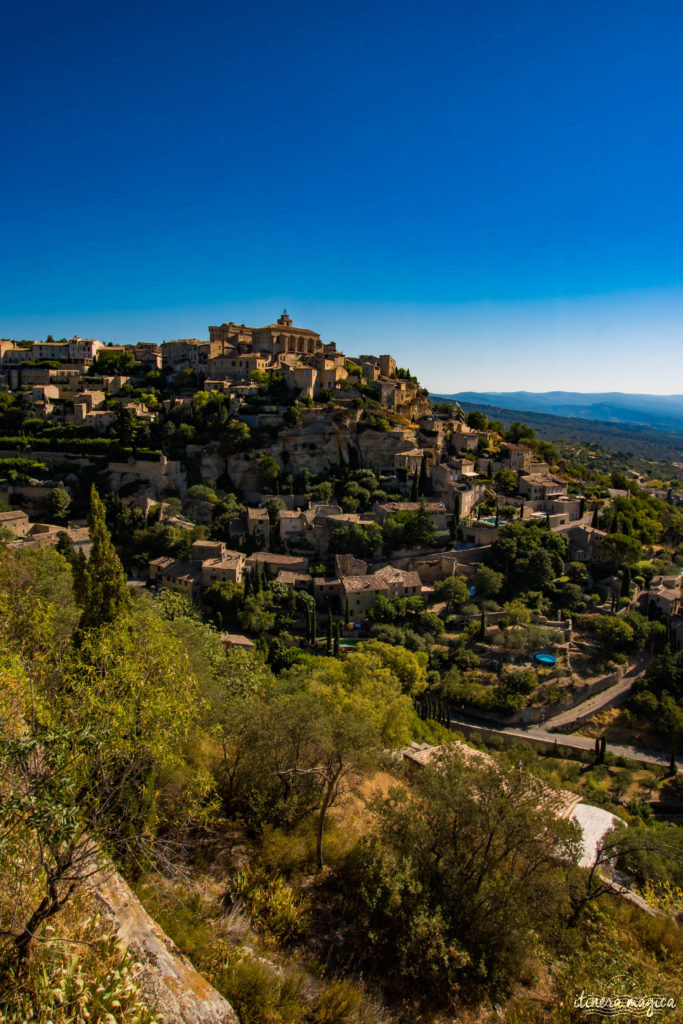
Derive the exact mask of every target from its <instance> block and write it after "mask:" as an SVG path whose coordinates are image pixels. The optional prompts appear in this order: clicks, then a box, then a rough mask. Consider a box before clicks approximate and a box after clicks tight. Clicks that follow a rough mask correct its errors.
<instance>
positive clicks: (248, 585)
mask: <svg viewBox="0 0 683 1024" xmlns="http://www.w3.org/2000/svg"><path fill="white" fill-rule="evenodd" d="M250 593H251V573H250V572H246V573H245V574H244V601H246V600H247V598H248V597H249V594H250ZM243 603H244V602H243Z"/></svg>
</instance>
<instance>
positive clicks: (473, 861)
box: [347, 747, 579, 1000]
mask: <svg viewBox="0 0 683 1024" xmlns="http://www.w3.org/2000/svg"><path fill="white" fill-rule="evenodd" d="M374 810H375V824H374V828H373V830H372V832H371V834H370V835H368V836H366V837H364V838H363V839H361V841H360V843H359V845H358V847H357V850H356V853H355V856H354V857H353V859H352V861H351V863H350V865H349V868H348V869H347V878H348V881H349V890H350V898H351V899H352V901H353V908H354V911H355V913H356V914H357V927H358V932H357V941H358V946H357V948H358V949H359V951H361V950H366V951H367V953H368V954H369V955H370V957H371V958H372V959H371V963H372V965H373V967H374V968H375V969H377V970H380V971H383V970H388V969H389V967H390V965H391V967H392V969H394V970H396V969H397V970H398V971H400V973H401V974H402V975H403V976H405V977H408V978H410V979H411V982H412V983H413V984H414V985H416V986H419V987H420V988H421V989H422V990H423V991H427V992H430V994H432V995H434V993H440V994H442V995H443V998H444V999H445V1000H448V998H449V994H450V993H453V992H460V993H463V991H464V992H465V993H466V992H467V991H471V992H474V991H475V990H477V991H479V993H481V988H482V987H484V988H485V989H486V990H487V991H488V992H490V993H491V994H492V995H495V994H503V993H506V992H508V991H509V990H510V989H511V988H512V987H513V985H514V984H515V983H516V981H517V979H518V978H519V976H520V973H521V972H522V971H523V970H524V968H525V966H526V965H527V964H528V963H530V961H531V959H532V957H533V956H534V953H535V942H536V941H537V938H536V937H537V936H538V934H539V933H540V934H541V935H545V936H547V937H550V936H551V935H552V934H553V932H554V931H555V930H556V929H557V922H558V920H559V919H561V918H562V917H563V916H564V915H566V914H567V913H568V912H569V886H570V879H571V875H572V871H573V864H575V862H576V857H577V851H578V844H579V830H578V828H577V826H576V825H575V824H574V823H570V822H567V821H566V820H562V819H561V818H560V816H559V815H560V814H561V798H560V796H559V794H555V792H554V791H552V790H549V789H548V788H547V787H546V785H545V784H544V783H543V782H542V781H541V780H540V779H538V778H536V777H535V776H533V775H531V774H530V773H528V772H526V771H523V770H520V768H518V767H517V766H516V765H515V766H514V767H509V768H507V767H504V766H502V765H499V764H497V763H496V762H494V761H493V760H491V759H489V758H481V757H479V756H476V757H472V756H467V757H466V758H465V757H463V756H462V754H461V753H460V752H459V751H458V749H457V747H456V748H451V749H449V750H446V751H444V753H443V754H442V755H441V756H440V757H439V758H437V760H436V761H435V762H434V764H433V765H432V766H430V767H427V768H425V769H421V770H420V771H419V772H418V773H416V775H415V776H414V778H413V780H412V785H411V788H410V790H406V789H405V788H402V789H395V790H393V791H391V793H390V794H389V796H388V797H387V798H385V799H383V800H380V801H378V802H376V803H375V805H374Z"/></svg>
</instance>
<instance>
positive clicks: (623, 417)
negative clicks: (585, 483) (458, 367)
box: [439, 391, 683, 434]
mask: <svg viewBox="0 0 683 1024" xmlns="http://www.w3.org/2000/svg"><path fill="white" fill-rule="evenodd" d="M439 397H443V398H447V399H454V400H456V401H458V402H469V403H470V404H472V405H481V404H483V405H492V406H498V407H499V408H504V409H513V410H514V409H516V410H519V411H520V412H542V413H549V414H550V415H552V416H570V417H573V418H575V419H588V420H599V421H601V422H604V423H630V424H634V425H636V426H645V427H654V428H655V429H659V430H667V431H671V432H673V433H676V434H677V433H681V434H683V395H626V394H622V393H621V392H619V391H614V392H605V393H604V394H581V393H580V392H578V391H545V392H541V393H537V392H533V391H460V392H458V393H457V394H452V395H443V396H439Z"/></svg>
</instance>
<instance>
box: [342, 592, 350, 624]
mask: <svg viewBox="0 0 683 1024" xmlns="http://www.w3.org/2000/svg"><path fill="white" fill-rule="evenodd" d="M350 623H351V615H350V612H349V599H348V597H347V598H346V608H345V609H344V626H345V628H346V629H348V628H349V625H350Z"/></svg>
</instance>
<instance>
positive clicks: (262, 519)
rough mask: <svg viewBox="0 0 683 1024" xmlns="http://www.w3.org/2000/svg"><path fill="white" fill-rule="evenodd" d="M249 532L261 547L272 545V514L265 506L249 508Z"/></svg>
mask: <svg viewBox="0 0 683 1024" xmlns="http://www.w3.org/2000/svg"><path fill="white" fill-rule="evenodd" d="M247 533H248V534H249V536H250V537H253V539H254V540H255V541H256V543H257V544H258V545H259V547H263V548H267V547H269V545H270V516H269V515H268V510H267V509H265V508H248V509H247Z"/></svg>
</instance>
